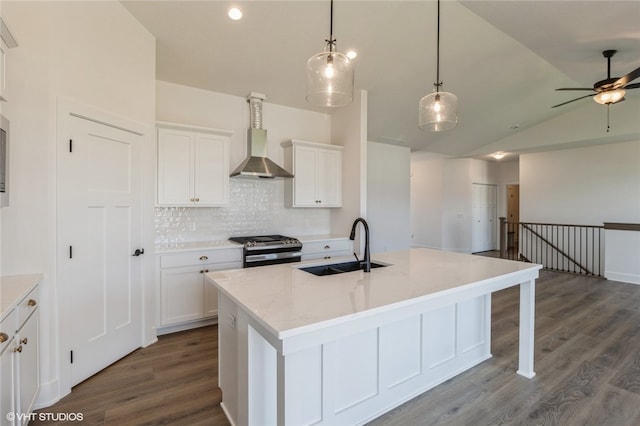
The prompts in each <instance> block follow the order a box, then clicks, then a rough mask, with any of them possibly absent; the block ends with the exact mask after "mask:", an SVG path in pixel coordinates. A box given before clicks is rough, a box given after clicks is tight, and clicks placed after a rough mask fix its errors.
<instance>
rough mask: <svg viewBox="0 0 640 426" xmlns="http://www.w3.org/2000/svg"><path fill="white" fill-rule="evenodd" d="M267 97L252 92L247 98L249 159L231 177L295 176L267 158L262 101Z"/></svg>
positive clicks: (268, 177)
mask: <svg viewBox="0 0 640 426" xmlns="http://www.w3.org/2000/svg"><path fill="white" fill-rule="evenodd" d="M266 98H267V97H266V96H265V95H263V94H262V93H255V92H251V94H249V96H247V102H248V103H249V112H250V124H251V125H250V127H249V129H248V131H247V158H245V160H244V161H243V162H242V163H240V165H239V166H238V167H236V169H235V170H234V171H233V173H231V175H230V176H231V177H244V178H267V179H273V178H292V177H293V175H292V174H291V173H289V172H288V171H286V170H285V169H283V168H282V167H280V166H278V165H277V164H276V163H274V162H273V161H271V160H270V159H268V158H267V131H266V130H265V129H263V128H262V101H264V100H265V99H266Z"/></svg>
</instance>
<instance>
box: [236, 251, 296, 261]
mask: <svg viewBox="0 0 640 426" xmlns="http://www.w3.org/2000/svg"><path fill="white" fill-rule="evenodd" d="M300 256H302V252H301V251H285V252H280V253H267V254H250V255H247V256H245V258H244V260H245V262H246V263H251V262H261V261H265V260H277V259H290V258H292V257H300Z"/></svg>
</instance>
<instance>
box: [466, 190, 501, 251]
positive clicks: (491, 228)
mask: <svg viewBox="0 0 640 426" xmlns="http://www.w3.org/2000/svg"><path fill="white" fill-rule="evenodd" d="M497 193H498V188H497V186H496V185H488V184H481V183H474V184H473V185H472V201H471V213H472V226H471V252H472V253H479V252H483V251H490V250H496V249H497V226H496V225H497V217H496V216H497V211H498V204H497V203H498V197H497Z"/></svg>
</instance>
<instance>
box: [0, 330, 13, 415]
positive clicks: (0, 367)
mask: <svg viewBox="0 0 640 426" xmlns="http://www.w3.org/2000/svg"><path fill="white" fill-rule="evenodd" d="M13 328H14V330H15V322H14V326H13ZM5 334H6V333H5ZM6 335H7V337H6V339H11V338H12V336H11V335H9V334H6ZM12 343H13V340H7V341H6V347H5V343H3V344H2V345H3V349H4V351H3V352H1V353H0V425H2V426H9V425H13V422H12V421H9V419H8V418H7V414H9V413H15V412H16V411H17V410H16V409H15V406H14V388H15V385H14V382H15V378H14V368H13V359H14V356H13V348H14V346H15V345H13V344H12Z"/></svg>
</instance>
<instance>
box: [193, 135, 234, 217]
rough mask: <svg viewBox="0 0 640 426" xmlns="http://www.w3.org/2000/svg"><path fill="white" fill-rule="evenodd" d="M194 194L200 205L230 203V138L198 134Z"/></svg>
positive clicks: (196, 138) (196, 139)
mask: <svg viewBox="0 0 640 426" xmlns="http://www.w3.org/2000/svg"><path fill="white" fill-rule="evenodd" d="M194 145H195V149H194V196H195V197H196V198H197V203H198V204H199V205H205V204H206V205H226V204H229V160H228V158H229V142H228V138H226V137H221V136H216V135H206V134H196V135H195V139H194Z"/></svg>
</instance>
